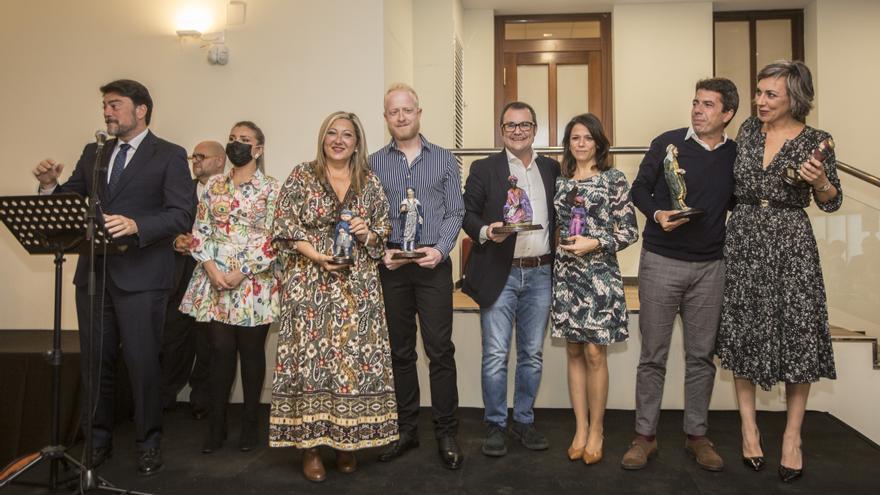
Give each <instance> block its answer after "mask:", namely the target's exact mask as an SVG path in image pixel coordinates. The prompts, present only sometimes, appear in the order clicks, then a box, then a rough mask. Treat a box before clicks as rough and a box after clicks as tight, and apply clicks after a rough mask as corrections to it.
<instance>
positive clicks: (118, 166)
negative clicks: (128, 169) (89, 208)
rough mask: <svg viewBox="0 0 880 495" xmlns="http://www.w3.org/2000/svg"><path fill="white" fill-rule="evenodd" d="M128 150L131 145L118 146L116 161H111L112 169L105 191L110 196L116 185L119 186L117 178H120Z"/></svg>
mask: <svg viewBox="0 0 880 495" xmlns="http://www.w3.org/2000/svg"><path fill="white" fill-rule="evenodd" d="M130 149H131V145H130V144H128V143H122V144H121V145H119V153H116V159H115V160H113V169H112V170H110V181H109V182H107V190H108V191H109V192H110V194H113V190H114V189H116V184H119V178H120V177H122V170H123V169H124V168H125V157H126V155H128V150H130Z"/></svg>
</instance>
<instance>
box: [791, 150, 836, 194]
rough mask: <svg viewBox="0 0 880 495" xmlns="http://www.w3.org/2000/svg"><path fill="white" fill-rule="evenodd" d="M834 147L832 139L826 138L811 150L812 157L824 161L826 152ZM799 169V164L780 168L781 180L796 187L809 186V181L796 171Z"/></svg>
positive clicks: (826, 155) (804, 187)
mask: <svg viewBox="0 0 880 495" xmlns="http://www.w3.org/2000/svg"><path fill="white" fill-rule="evenodd" d="M833 149H834V140H833V139H831V138H827V139H825V140H824V141H822V142H821V143H819V146H817V147H816V149H815V150H813V154H812V156H813V158H815V159H816V160H819V161H820V162H824V161H825V159H826V158H828V154H829V153H830V152H831V150H833ZM800 169H801V166H800V164H797V165H796V166H793V167H783V169H782V174H781V175H782V181H783V182H785V183H786V184H788V185H789V186H792V187H797V188H798V189H806V188H808V187H810V183H809V182H807V181H805V180H804V179H803V178H801V174H799V173H798V170H800Z"/></svg>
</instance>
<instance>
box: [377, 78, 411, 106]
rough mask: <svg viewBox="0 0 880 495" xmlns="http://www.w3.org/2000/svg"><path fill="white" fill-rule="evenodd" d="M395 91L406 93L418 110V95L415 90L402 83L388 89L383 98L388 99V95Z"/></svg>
mask: <svg viewBox="0 0 880 495" xmlns="http://www.w3.org/2000/svg"><path fill="white" fill-rule="evenodd" d="M395 91H406V92H407V93H409V94H411V95H412V97H413V100H415V101H416V108H419V95H418V94H417V93H416V90H414V89H413V88H412V86H410V85H409V84H406V83H402V82H397V83H394V84H392V85H391V86H389V87H388V91H386V92H385V98H388V95H390V94H391V93H393V92H395ZM383 106H384V105H383Z"/></svg>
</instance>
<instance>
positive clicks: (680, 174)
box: [663, 144, 705, 221]
mask: <svg viewBox="0 0 880 495" xmlns="http://www.w3.org/2000/svg"><path fill="white" fill-rule="evenodd" d="M684 172H685V171H684V169H682V168H681V167H679V166H678V148H676V147H675V145H674V144H670V145H669V146H667V147H666V158H664V159H663V177H664V178H665V179H666V185H667V186H669V197H670V198H672V209H673V210H679V212H678V213H674V214H672V215H669V221H675V220H678V219H681V218H693V217H698V216H700V215H702V214H703V213H705V211H704V210H702V209H700V208H691V207H690V206H688V205H686V204H685V202H684V200H685V197H686V196H687V186H686V185H685V183H684Z"/></svg>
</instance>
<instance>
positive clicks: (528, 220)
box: [493, 175, 544, 234]
mask: <svg viewBox="0 0 880 495" xmlns="http://www.w3.org/2000/svg"><path fill="white" fill-rule="evenodd" d="M507 181H508V182H509V183H510V189H508V190H507V200H506V201H505V202H504V209H503V212H504V225H503V226H501V227H497V228H495V229H493V231H494V232H497V233H499V234H512V233H514V232H524V231H527V230H541V229H543V228H544V227H542V226H541V225H540V224H537V225H536V224H533V223H532V203H531V202H530V201H529V197H528V195H526V191H525V190H524V189H523V188H521V187H518V186H517V185H516V183H517V178H516V176H515V175H511V176H510V177H508V178H507Z"/></svg>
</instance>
